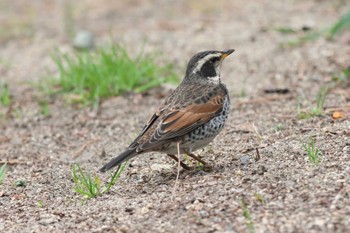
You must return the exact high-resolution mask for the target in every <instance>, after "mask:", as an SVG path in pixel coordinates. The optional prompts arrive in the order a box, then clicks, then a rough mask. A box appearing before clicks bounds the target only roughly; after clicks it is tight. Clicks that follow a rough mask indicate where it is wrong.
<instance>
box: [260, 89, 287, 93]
mask: <svg viewBox="0 0 350 233" xmlns="http://www.w3.org/2000/svg"><path fill="white" fill-rule="evenodd" d="M289 92H290V90H289V89H288V88H271V89H265V90H264V93H266V94H288V93H289Z"/></svg>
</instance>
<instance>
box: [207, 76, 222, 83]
mask: <svg viewBox="0 0 350 233" xmlns="http://www.w3.org/2000/svg"><path fill="white" fill-rule="evenodd" d="M208 80H209V82H211V83H215V84H219V83H220V76H214V77H208Z"/></svg>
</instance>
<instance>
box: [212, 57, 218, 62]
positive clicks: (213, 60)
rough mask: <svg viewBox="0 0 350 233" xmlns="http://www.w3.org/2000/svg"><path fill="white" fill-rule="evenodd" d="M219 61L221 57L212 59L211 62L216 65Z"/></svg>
mask: <svg viewBox="0 0 350 233" xmlns="http://www.w3.org/2000/svg"><path fill="white" fill-rule="evenodd" d="M219 60H220V58H219V57H214V58H212V59H211V60H210V61H211V62H212V63H216V62H218V61H219Z"/></svg>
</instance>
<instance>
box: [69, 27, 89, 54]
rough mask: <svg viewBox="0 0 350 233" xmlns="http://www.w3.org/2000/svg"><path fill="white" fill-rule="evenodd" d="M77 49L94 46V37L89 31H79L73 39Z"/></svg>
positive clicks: (86, 48)
mask: <svg viewBox="0 0 350 233" xmlns="http://www.w3.org/2000/svg"><path fill="white" fill-rule="evenodd" d="M73 46H74V48H76V49H81V50H88V49H92V48H93V47H94V37H93V35H92V34H91V32H89V31H83V30H82V31H79V32H78V33H77V34H76V35H75V37H74V40H73Z"/></svg>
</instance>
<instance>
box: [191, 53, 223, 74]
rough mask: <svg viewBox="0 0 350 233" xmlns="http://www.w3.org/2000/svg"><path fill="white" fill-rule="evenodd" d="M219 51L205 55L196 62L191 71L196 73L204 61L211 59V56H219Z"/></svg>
mask: <svg viewBox="0 0 350 233" xmlns="http://www.w3.org/2000/svg"><path fill="white" fill-rule="evenodd" d="M220 56H221V53H211V54H208V55H207V56H205V57H203V58H202V59H201V60H200V61H199V62H198V64H197V66H196V68H195V69H193V73H196V72H197V71H198V70H200V69H201V68H202V66H203V64H204V63H206V62H207V61H209V60H210V59H212V58H213V57H220Z"/></svg>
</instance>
